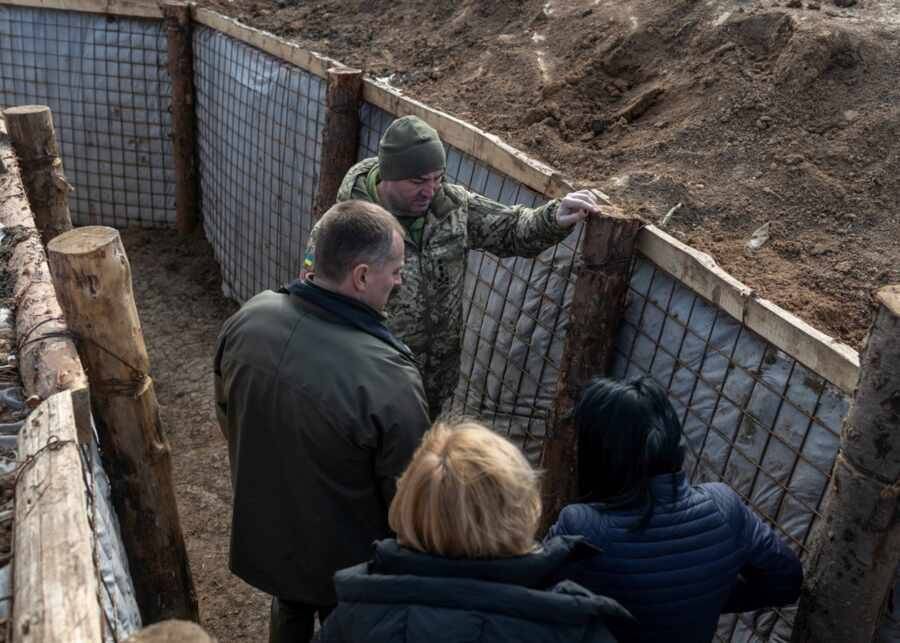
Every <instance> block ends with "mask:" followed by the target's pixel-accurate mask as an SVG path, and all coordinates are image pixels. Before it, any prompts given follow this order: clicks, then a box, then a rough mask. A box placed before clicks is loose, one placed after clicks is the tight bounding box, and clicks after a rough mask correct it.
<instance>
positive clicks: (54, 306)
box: [0, 119, 87, 399]
mask: <svg viewBox="0 0 900 643" xmlns="http://www.w3.org/2000/svg"><path fill="white" fill-rule="evenodd" d="M5 132H6V128H5V124H4V123H3V121H2V119H0V163H2V164H3V167H4V168H5V170H6V171H5V172H4V171H2V170H0V225H2V226H3V228H4V234H5V235H6V237H7V241H6V243H9V244H10V245H11V246H12V252H11V254H10V256H9V259H8V260H7V268H8V270H9V272H10V274H11V276H12V280H13V299H14V300H15V302H16V334H17V336H18V338H19V342H20V343H21V346H22V348H21V349H20V350H19V355H18V358H19V373H20V374H21V376H22V383H23V385H24V387H25V393H26V395H28V396H29V397H30V396H32V395H36V396H38V397H39V398H41V399H46V398H48V397H50V396H51V395H53V394H54V393H57V392H59V391H62V390H66V389H76V388H81V387H84V386H87V378H86V377H85V374H84V368H83V367H82V365H81V360H80V359H79V358H78V351H77V350H76V348H75V344H74V342H73V341H72V339H71V337H70V336H69V329H68V326H67V325H66V322H65V318H64V317H63V313H62V309H61V308H60V306H59V302H58V301H57V299H56V291H55V290H54V289H53V281H52V279H51V277H50V269H49V267H48V266H47V256H46V254H44V246H43V244H42V243H41V238H40V235H39V234H38V232H37V229H36V228H35V224H34V217H33V216H32V214H31V208H30V207H29V205H28V200H27V199H26V197H25V188H24V186H23V185H22V181H21V177H20V175H19V166H18V163H17V161H16V158H15V155H14V154H13V152H12V148H11V147H10V145H9V142H8V141H7V140H5V139H4V138H3V134H5Z"/></svg>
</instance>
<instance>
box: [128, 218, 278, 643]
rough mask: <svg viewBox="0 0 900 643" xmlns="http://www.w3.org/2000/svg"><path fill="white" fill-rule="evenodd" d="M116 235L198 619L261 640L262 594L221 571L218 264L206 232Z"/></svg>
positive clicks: (223, 495)
mask: <svg viewBox="0 0 900 643" xmlns="http://www.w3.org/2000/svg"><path fill="white" fill-rule="evenodd" d="M122 238H123V241H124V243H125V249H126V252H127V253H128V257H129V260H130V261H131V268H132V274H133V281H134V291H135V299H136V301H137V306H138V311H139V314H140V317H141V323H142V324H143V328H144V338H145V340H146V342H147V347H148V351H149V353H150V368H151V376H152V377H153V379H154V381H155V383H156V392H157V395H158V397H159V403H160V413H161V416H162V423H163V426H164V427H165V430H166V433H167V435H168V437H169V441H170V444H171V448H172V460H173V462H172V468H173V472H174V476H175V480H174V481H175V493H176V496H177V499H178V510H179V514H180V516H181V525H182V529H183V530H184V537H185V541H186V543H187V550H188V557H189V559H190V563H191V570H192V573H193V576H194V585H195V587H196V590H197V595H198V598H199V601H200V617H201V621H202V625H203V626H204V627H205V628H206V629H207V631H208V632H209V633H210V634H212V635H213V636H215V637H216V638H218V640H219V641H221V642H222V643H228V642H230V641H254V642H258V641H265V640H267V637H268V597H267V596H266V595H265V594H262V593H261V592H258V591H256V590H254V589H253V588H251V587H250V586H248V585H247V584H245V583H243V582H242V581H241V580H239V579H238V578H237V577H235V576H233V575H232V574H231V573H230V572H229V571H228V538H229V533H230V524H231V480H230V477H229V472H228V451H227V448H226V444H225V440H224V438H223V437H222V434H221V432H220V430H219V426H218V423H217V422H216V419H215V411H214V406H213V387H212V362H213V352H214V350H215V341H216V335H217V334H218V332H219V328H220V327H221V325H222V322H223V321H225V319H226V318H227V317H228V316H229V315H230V314H231V313H232V312H233V311H234V310H236V308H237V307H236V305H235V304H234V303H233V302H230V301H229V300H227V299H225V298H224V297H222V295H221V283H220V279H219V270H218V266H217V264H216V262H215V260H214V259H213V256H212V250H211V248H210V246H209V245H208V244H207V243H206V241H205V240H202V239H195V240H188V241H185V240H181V239H179V238H178V235H177V234H176V233H175V232H174V231H171V230H152V231H148V230H139V229H129V230H125V231H123V233H122Z"/></svg>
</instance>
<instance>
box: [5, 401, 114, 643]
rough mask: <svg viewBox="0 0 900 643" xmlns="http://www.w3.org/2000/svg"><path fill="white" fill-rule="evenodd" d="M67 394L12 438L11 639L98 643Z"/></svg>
mask: <svg viewBox="0 0 900 643" xmlns="http://www.w3.org/2000/svg"><path fill="white" fill-rule="evenodd" d="M79 423H87V425H88V426H87V427H82V430H81V432H82V433H83V434H85V433H88V432H89V431H90V426H89V425H90V417H89V416H85V415H82V414H78V413H76V407H75V405H74V404H73V401H72V392H71V391H63V392H61V393H56V394H55V395H53V396H52V397H50V398H48V399H47V400H45V401H44V402H43V403H42V404H41V405H40V406H38V407H37V408H36V409H35V410H34V411H32V412H31V414H30V415H29V416H28V419H27V421H26V422H25V424H24V426H23V427H22V431H21V432H20V433H19V472H20V473H19V474H18V476H19V477H18V480H17V482H16V510H15V524H14V529H15V543H16V557H15V564H14V588H15V590H14V599H13V640H15V641H20V642H21V643H50V642H54V643H66V642H68V641H101V640H103V636H102V627H103V626H102V618H103V617H102V611H101V606H100V601H99V598H98V596H99V595H98V580H97V571H96V568H95V566H94V542H93V534H92V532H91V528H90V525H89V523H88V505H87V489H86V486H85V481H84V476H83V474H82V462H81V455H80V453H79V447H78V438H77V436H78V433H79V429H78V427H77V425H78V424H79Z"/></svg>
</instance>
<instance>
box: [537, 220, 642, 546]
mask: <svg viewBox="0 0 900 643" xmlns="http://www.w3.org/2000/svg"><path fill="white" fill-rule="evenodd" d="M585 225H586V228H585V231H584V243H583V244H582V250H581V265H580V268H579V272H578V279H577V281H576V282H575V293H574V296H573V298H572V305H571V307H570V308H569V328H568V332H567V333H566V344H565V348H564V349H563V357H562V364H561V366H560V373H559V382H558V384H557V388H556V401H555V403H554V406H553V411H552V413H551V415H550V421H549V427H548V428H549V429H550V430H551V433H550V438H549V439H548V440H547V442H546V444H545V445H544V451H543V453H542V454H541V468H542V469H543V470H544V471H545V472H546V473H545V475H544V479H543V494H542V495H543V502H544V515H543V518H542V520H541V532H542V533H543V532H544V531H546V530H547V529H548V528H549V527H550V525H552V524H553V521H554V520H556V516H557V515H558V514H559V511H560V509H562V507H563V506H564V505H565V504H566V503H567V502H569V501H571V499H572V498H573V497H574V495H575V488H576V480H575V425H574V423H573V421H572V418H571V412H572V410H573V409H574V407H575V400H576V399H577V397H578V393H579V391H580V389H581V387H582V386H584V384H586V383H587V382H588V381H589V380H590V379H591V378H592V377H594V376H597V375H605V374H606V373H607V371H608V370H609V367H610V365H611V363H612V357H613V345H614V343H615V338H616V332H617V331H618V327H619V320H620V319H621V317H622V313H623V312H624V309H625V295H626V293H627V292H628V281H629V277H630V272H631V258H632V256H633V254H634V245H635V241H636V240H637V235H638V232H639V231H640V229H641V225H642V221H641V220H640V219H638V218H636V217H632V216H627V215H624V214H622V213H621V212H619V211H618V210H616V209H615V208H612V207H604V208H603V214H602V215H601V216H592V217H590V218H589V219H588V221H587V223H586V224H585Z"/></svg>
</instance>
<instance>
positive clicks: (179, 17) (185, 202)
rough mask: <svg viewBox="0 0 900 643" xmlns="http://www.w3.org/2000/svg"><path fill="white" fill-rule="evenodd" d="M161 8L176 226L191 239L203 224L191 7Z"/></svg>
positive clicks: (173, 5)
mask: <svg viewBox="0 0 900 643" xmlns="http://www.w3.org/2000/svg"><path fill="white" fill-rule="evenodd" d="M160 8H161V9H162V12H163V16H164V18H165V23H166V34H167V42H168V58H169V60H168V64H169V76H170V77H171V79H172V109H171V113H172V156H173V158H174V159H175V226H176V227H177V228H178V231H179V232H180V233H181V234H182V235H189V234H191V233H192V232H194V230H196V229H197V224H198V223H199V221H200V218H199V214H198V213H199V199H198V198H197V195H198V194H199V193H200V191H199V187H198V185H197V180H198V172H197V157H196V140H197V135H196V114H195V112H194V47H193V44H192V42H193V39H192V33H193V29H192V26H191V25H192V23H191V5H190V4H187V3H183V2H167V3H165V4H162V5H160Z"/></svg>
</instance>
